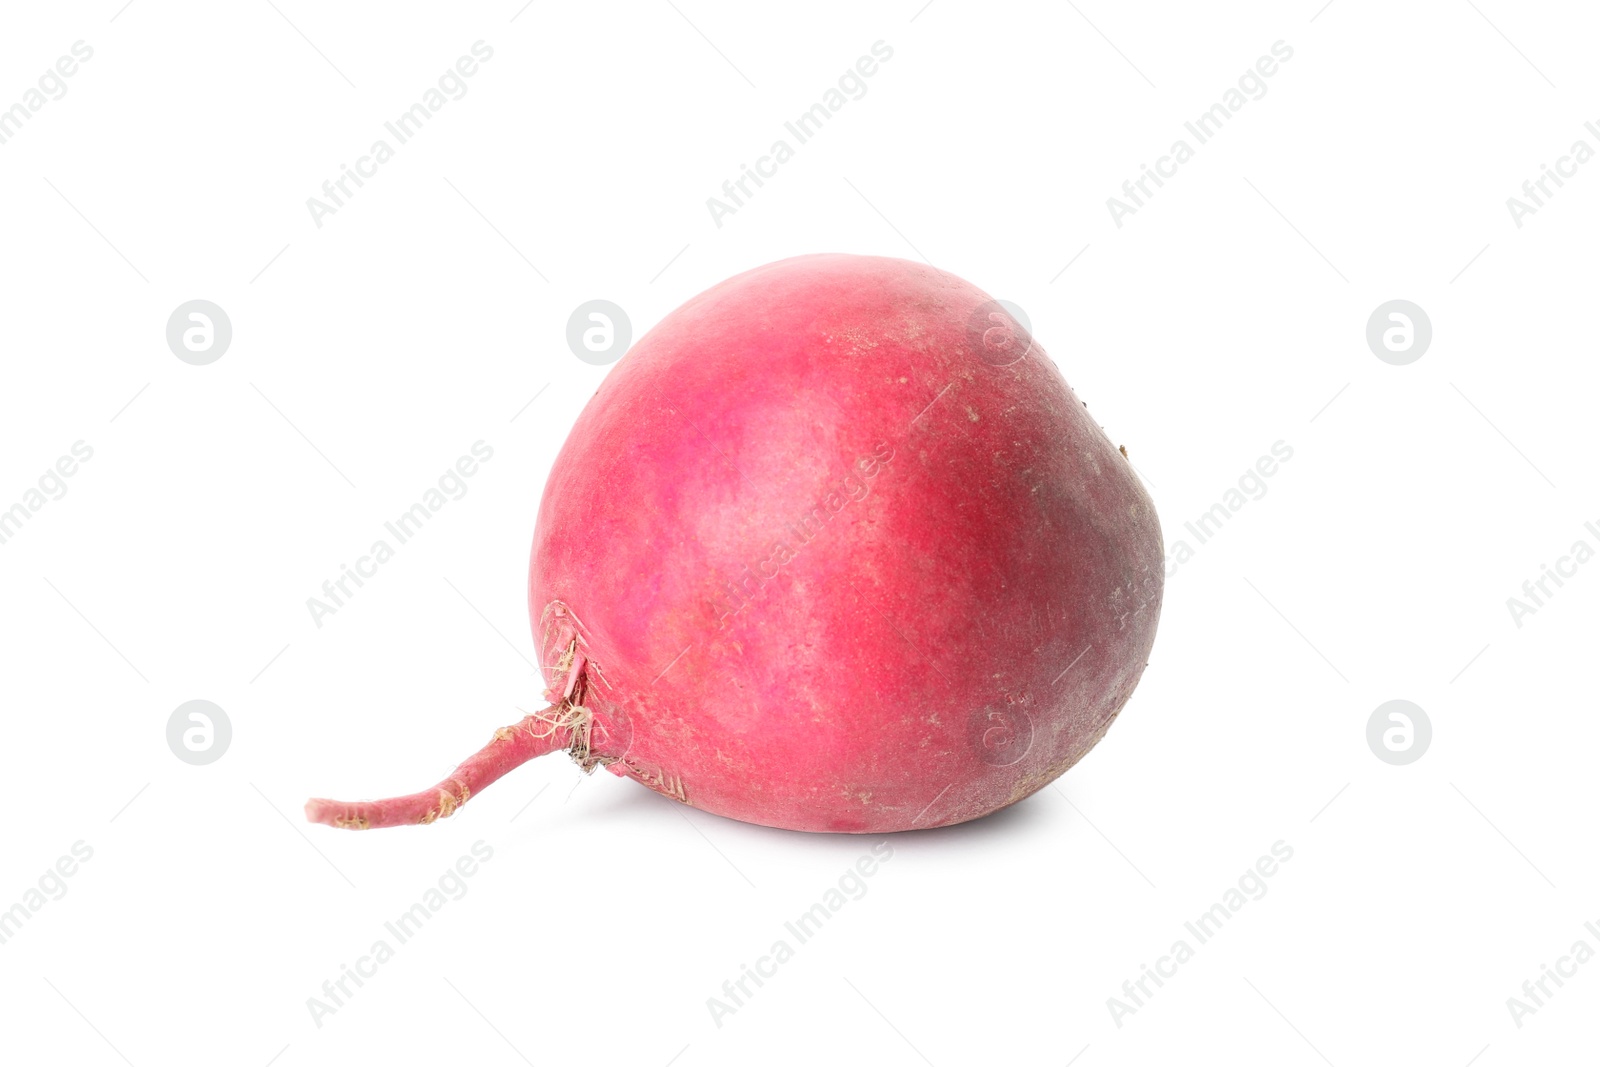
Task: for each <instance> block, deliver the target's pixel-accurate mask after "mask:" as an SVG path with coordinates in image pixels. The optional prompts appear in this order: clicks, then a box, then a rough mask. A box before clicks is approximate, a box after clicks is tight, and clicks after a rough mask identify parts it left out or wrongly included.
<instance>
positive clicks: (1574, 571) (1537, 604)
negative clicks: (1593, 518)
mask: <svg viewBox="0 0 1600 1067" xmlns="http://www.w3.org/2000/svg"><path fill="white" fill-rule="evenodd" d="M1583 528H1584V530H1585V531H1586V532H1587V533H1588V534H1589V535H1590V536H1591V537H1593V538H1594V539H1595V541H1596V542H1597V543H1600V525H1597V524H1595V523H1593V522H1586V523H1584V524H1583ZM1594 557H1595V550H1594V546H1592V545H1590V544H1589V542H1588V541H1585V540H1584V539H1583V538H1581V537H1580V538H1579V539H1578V540H1576V541H1574V542H1573V543H1572V547H1571V548H1570V549H1568V550H1567V554H1566V555H1564V556H1558V557H1557V558H1556V565H1555V566H1554V567H1551V566H1550V564H1548V563H1541V564H1539V569H1540V572H1541V573H1540V575H1539V577H1537V578H1529V579H1528V580H1527V581H1525V582H1523V583H1522V595H1523V596H1524V597H1526V598H1527V599H1526V600H1523V599H1520V598H1518V597H1514V596H1510V597H1506V610H1508V611H1509V612H1511V621H1512V622H1514V623H1516V624H1517V629H1519V630H1520V629H1522V620H1523V619H1524V618H1526V617H1527V616H1529V615H1533V614H1535V613H1536V612H1538V610H1539V609H1540V608H1542V607H1545V606H1547V605H1546V601H1548V600H1550V598H1552V597H1554V596H1555V595H1556V593H1557V591H1559V590H1560V589H1561V587H1562V586H1564V585H1565V584H1566V583H1565V582H1563V581H1562V580H1561V579H1563V578H1576V577H1577V576H1578V568H1579V567H1581V566H1582V565H1583V564H1585V563H1588V562H1589V561H1590V560H1591V559H1594ZM1552 582H1553V583H1555V588H1554V589H1552V588H1550V585H1551V583H1552ZM1541 593H1542V594H1544V595H1543V596H1540V594H1541Z"/></svg>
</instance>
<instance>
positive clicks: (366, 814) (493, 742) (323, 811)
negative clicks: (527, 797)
mask: <svg viewBox="0 0 1600 1067" xmlns="http://www.w3.org/2000/svg"><path fill="white" fill-rule="evenodd" d="M573 710H576V709H573ZM574 725H575V723H574V720H573V718H572V716H571V715H570V714H568V715H565V716H563V715H562V714H560V713H559V712H557V710H556V709H554V708H550V709H546V711H545V712H543V713H540V714H534V715H529V716H528V717H527V718H525V719H523V720H522V721H521V722H519V723H517V724H516V725H515V726H503V727H501V728H500V729H498V730H496V731H495V732H494V737H493V738H491V739H490V741H489V743H488V744H487V745H485V746H484V747H483V748H482V749H480V750H479V751H478V752H477V753H476V754H474V755H473V756H470V757H469V758H468V759H467V760H466V761H465V762H464V763H462V764H461V766H459V767H457V768H456V769H455V772H454V773H452V774H451V775H450V777H448V778H446V779H445V780H444V781H442V782H440V783H439V784H438V785H436V786H434V787H433V788H432V789H426V790H423V791H422V792H420V793H411V794H409V795H407V796H402V797H390V798H388V799H387V800H361V801H341V800H324V799H321V798H317V799H313V800H308V801H306V819H307V820H308V821H310V822H314V823H321V824H323V825H324V826H334V827H337V828H339V829H341V830H376V829H381V828H383V827H387V826H425V825H427V824H428V823H431V822H435V821H437V820H439V819H447V818H449V817H450V816H451V815H454V814H455V813H456V812H457V811H458V810H460V808H461V806H462V805H463V804H465V803H466V802H467V801H468V799H470V798H471V797H472V796H473V795H474V794H476V793H478V792H480V791H482V790H483V789H484V788H485V787H487V786H488V785H489V784H490V783H492V782H494V781H496V780H497V779H498V778H500V777H501V776H502V775H504V774H506V773H507V772H508V771H511V770H513V769H515V768H517V767H520V766H521V765H522V764H524V763H526V762H528V761H529V760H531V759H534V758H535V757H538V756H543V755H544V754H546V753H547V752H555V751H558V750H561V749H565V748H566V747H567V746H568V745H569V744H570V743H571V740H572V736H573V733H572V730H573V726H574Z"/></svg>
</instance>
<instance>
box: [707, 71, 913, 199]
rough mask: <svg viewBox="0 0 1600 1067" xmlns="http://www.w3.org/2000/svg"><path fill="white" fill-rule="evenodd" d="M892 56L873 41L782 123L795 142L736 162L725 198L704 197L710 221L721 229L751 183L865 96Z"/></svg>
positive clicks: (774, 173) (772, 174) (772, 171)
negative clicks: (752, 160)
mask: <svg viewBox="0 0 1600 1067" xmlns="http://www.w3.org/2000/svg"><path fill="white" fill-rule="evenodd" d="M892 58H894V49H893V48H891V47H889V45H887V44H885V43H884V42H883V41H874V42H872V55H870V56H862V57H860V58H859V59H857V60H856V61H855V65H854V66H853V67H847V68H845V72H844V73H843V74H841V75H839V81H838V87H837V88H831V89H829V90H828V91H827V92H825V93H823V94H822V100H821V101H820V102H818V103H815V104H812V105H811V107H810V108H808V109H807V110H805V111H803V112H801V113H800V115H799V116H798V117H797V118H795V120H794V121H792V122H785V123H784V124H783V128H784V129H785V130H786V131H788V133H789V135H790V136H791V137H793V138H794V142H795V144H794V145H790V144H789V142H788V141H787V140H785V139H784V138H782V137H780V138H778V139H777V140H776V141H773V142H772V146H771V147H770V148H768V149H767V154H766V155H764V156H759V157H757V159H756V165H755V167H754V169H752V168H751V167H750V165H749V164H747V163H741V164H739V170H740V173H739V176H738V177H737V178H730V179H729V180H727V181H725V182H723V183H722V195H723V196H724V197H726V198H727V199H726V200H724V199H719V198H717V197H715V196H711V197H707V198H706V210H708V211H710V212H711V221H712V222H714V223H716V226H717V229H719V230H720V229H722V219H723V217H724V216H726V215H732V214H734V213H736V212H737V211H738V210H739V209H740V208H742V207H744V206H745V201H746V200H749V199H750V198H751V197H753V196H755V190H754V189H751V188H750V183H751V182H754V183H755V187H756V189H759V188H761V186H762V185H763V184H764V183H763V182H762V180H761V179H763V178H772V177H776V176H777V173H778V167H779V166H781V165H782V164H784V163H787V162H789V160H791V159H793V158H794V150H795V145H803V144H805V143H806V142H807V141H809V140H811V138H813V137H815V136H816V135H817V134H818V133H821V132H822V127H823V126H824V125H826V124H827V122H828V121H829V120H830V119H832V118H833V116H834V115H836V114H838V113H839V111H841V110H842V109H843V108H844V106H845V104H847V103H849V102H850V101H851V100H860V99H861V98H862V97H863V96H866V95H867V82H866V79H868V78H870V77H872V76H873V75H874V74H876V73H878V64H880V63H887V62H889V60H890V59H892ZM846 93H848V94H849V96H848V98H847V97H846V96H845V94H846ZM741 193H742V194H743V195H742V196H741V195H740V194H741Z"/></svg>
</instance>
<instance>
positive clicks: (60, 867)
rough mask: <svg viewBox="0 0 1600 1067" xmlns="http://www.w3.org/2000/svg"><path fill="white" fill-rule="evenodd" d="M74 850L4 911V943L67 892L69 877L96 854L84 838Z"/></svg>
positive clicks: (0, 937) (0, 920)
mask: <svg viewBox="0 0 1600 1067" xmlns="http://www.w3.org/2000/svg"><path fill="white" fill-rule="evenodd" d="M70 851H71V853H72V854H71V855H70V856H62V857H60V858H59V859H57V860H56V861H55V863H54V864H52V865H51V866H49V867H46V868H45V871H44V873H43V874H41V875H40V876H39V879H38V887H37V888H34V887H32V886H30V887H29V888H28V889H26V890H25V891H24V892H23V894H22V899H21V900H20V901H18V902H17V903H15V904H13V905H11V907H9V908H7V909H6V910H4V911H0V945H3V944H5V943H6V942H8V941H10V940H11V939H12V938H14V937H16V936H17V934H18V933H19V932H20V931H21V930H22V927H23V926H24V925H25V924H26V923H27V922H28V921H29V920H31V919H32V918H33V917H34V915H36V914H38V913H39V912H40V911H42V910H43V909H44V906H45V905H46V904H48V903H50V902H51V901H52V900H60V899H61V898H62V897H64V896H66V895H67V882H66V880H67V879H68V878H71V877H72V876H73V875H75V874H77V873H78V866H79V864H83V863H88V862H89V861H90V860H91V859H93V858H94V849H92V848H90V847H89V845H88V844H86V843H85V842H83V841H74V842H73V843H72V848H71V850H70Z"/></svg>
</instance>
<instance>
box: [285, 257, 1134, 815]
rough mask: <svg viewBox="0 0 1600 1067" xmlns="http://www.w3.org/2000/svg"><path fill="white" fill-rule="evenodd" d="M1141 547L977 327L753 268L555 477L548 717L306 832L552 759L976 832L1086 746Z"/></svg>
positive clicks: (950, 279) (819, 263) (1120, 488)
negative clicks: (434, 776) (403, 792)
mask: <svg viewBox="0 0 1600 1067" xmlns="http://www.w3.org/2000/svg"><path fill="white" fill-rule="evenodd" d="M1162 556H1163V552H1162V542H1161V530H1160V526H1159V524H1158V521H1157V518H1156V513H1155V509H1154V506H1153V505H1152V503H1151V501H1150V498H1149V496H1148V495H1147V494H1146V493H1145V491H1144V489H1143V488H1142V487H1141V485H1140V483H1139V481H1138V479H1137V478H1136V477H1135V476H1134V472H1133V470H1132V468H1131V466H1130V464H1129V462H1128V460H1127V458H1126V453H1125V452H1122V451H1120V450H1119V449H1118V448H1117V447H1116V446H1114V445H1113V444H1112V443H1111V441H1110V440H1109V439H1108V438H1107V437H1106V435H1105V434H1104V432H1102V430H1101V429H1100V427H1099V426H1098V425H1097V424H1096V423H1095V421H1094V420H1093V419H1092V418H1091V417H1090V415H1089V413H1088V412H1087V410H1086V409H1085V407H1084V405H1083V404H1082V403H1080V402H1079V401H1078V400H1077V399H1076V398H1075V397H1074V395H1073V393H1072V391H1071V389H1070V388H1069V387H1068V386H1067V383H1066V382H1065V380H1063V378H1062V377H1061V374H1060V372H1059V371H1058V370H1057V369H1056V367H1055V365H1054V363H1052V362H1051V361H1050V359H1049V358H1048V357H1047V356H1046V355H1045V353H1044V351H1043V349H1041V348H1040V347H1039V346H1038V345H1037V344H1036V343H1035V342H1034V341H1033V339H1032V338H1031V337H1030V336H1029V335H1028V333H1027V332H1026V330H1025V329H1024V328H1023V327H1022V326H1021V325H1019V324H1018V323H1017V322H1016V321H1015V319H1014V318H1012V317H1011V316H1010V315H1009V314H1008V313H1007V312H1006V311H1005V309H1004V308H1003V307H1002V306H1001V305H1000V304H998V303H997V302H995V301H993V300H991V299H990V298H989V297H988V296H987V295H985V294H984V293H983V292H981V291H979V290H978V289H976V288H974V287H973V286H971V285H969V284H967V283H966V282H964V281H962V280H961V279H959V278H956V277H954V276H952V275H950V274H946V273H944V272H942V271H939V270H936V269H934V268H932V267H928V266H924V265H922V264H920V263H912V262H907V261H904V260H898V259H887V258H879V257H871V256H850V255H814V256H801V257H798V258H795V259H788V260H784V261H782V262H779V263H773V264H770V265H768V266H765V267H760V268H758V269H756V270H752V271H749V272H747V273H745V274H741V275H739V276H737V277H735V278H731V279H729V280H728V281H725V282H723V283H722V284H720V285H717V286H715V287H713V288H712V289H709V290H707V291H706V292H704V293H702V294H700V295H699V296H697V297H695V298H694V299H692V300H690V301H689V302H688V303H686V304H684V305H683V306H682V307H680V308H678V310H676V311H674V312H673V313H672V314H671V315H668V316H667V317H666V318H665V319H664V320H662V322H661V323H660V324H659V325H657V326H656V327H655V329H653V330H651V331H650V332H649V333H648V334H647V335H646V336H645V337H643V338H642V339H640V340H639V342H638V343H637V344H636V345H635V346H634V347H633V349H632V350H631V351H630V352H629V353H628V355H627V356H625V357H624V358H623V359H622V361H621V362H620V363H618V364H617V366H616V367H615V368H614V369H613V370H612V371H611V373H610V374H609V375H608V376H607V377H606V379H605V381H604V382H603V383H602V384H601V386H600V388H599V390H598V391H597V392H596V393H595V395H594V397H593V398H592V399H591V400H590V401H589V403H588V405H587V406H586V407H585V408H584V410H583V412H582V413H581V414H580V415H579V417H578V419H577V422H576V424H575V425H574V426H573V429H572V433H571V435H570V436H569V437H568V438H567V441H566V444H565V445H564V446H563V448H562V450H561V453H560V455H559V456H558V457H557V459H556V462H555V466H554V468H553V469H552V471H551V474H550V478H549V481H548V483H547V484H546V486H545V491H544V499H543V501H542V503H541V505H540V509H539V518H538V522H537V525H536V529H535V531H534V540H533V558H532V566H531V572H530V575H529V583H528V606H529V610H530V614H531V617H532V621H533V630H534V637H535V640H536V643H537V644H538V646H539V649H540V652H541V655H542V659H541V662H542V664H543V671H544V680H545V681H546V682H547V684H548V686H549V688H548V689H547V690H546V691H545V694H544V696H545V699H546V701H547V702H548V703H549V705H550V706H549V707H548V708H546V709H544V710H542V711H538V712H535V713H534V714H532V715H529V716H527V717H526V718H524V719H523V720H522V721H521V722H518V723H517V724H516V725H514V726H507V727H503V728H501V729H500V730H497V731H496V732H495V735H494V737H493V739H491V740H490V742H489V743H488V745H487V746H485V747H484V748H483V750H482V751H480V752H479V753H477V754H476V755H475V756H473V757H471V758H470V759H468V760H467V761H466V762H465V763H463V764H461V766H460V767H458V768H456V770H455V771H454V772H453V773H452V774H451V775H450V777H448V778H446V779H445V780H444V781H443V782H441V783H439V784H438V785H437V786H435V787H433V788H432V789H429V790H426V791H424V792H421V793H416V794H412V795H410V796H403V797H396V798H393V799H390V800H379V801H368V802H360V803H341V802H336V801H330V800H312V801H310V802H309V803H308V804H307V805H306V814H307V816H308V817H309V818H310V819H311V820H312V821H313V822H320V823H327V824H329V825H332V826H338V827H344V828H350V829H366V828H368V827H379V826H398V825H402V824H412V823H429V822H432V821H434V820H435V819H438V818H443V817H445V816H448V815H450V814H452V813H453V812H455V811H456V809H458V808H459V807H461V805H463V804H465V803H466V802H467V800H468V798H470V797H471V796H473V795H475V794H477V793H479V792H481V791H482V790H483V788H484V787H485V786H487V785H489V784H490V783H491V782H493V781H495V780H496V779H497V778H499V777H500V776H501V775H503V774H505V773H506V772H508V771H510V770H512V769H513V768H515V767H517V766H518V765H520V764H522V763H524V762H526V761H527V760H529V759H532V758H533V757H535V756H539V755H543V754H544V753H547V752H553V751H556V750H558V749H559V750H565V751H567V752H568V753H570V754H571V756H572V758H573V759H574V760H575V761H576V762H577V763H578V765H579V766H580V767H582V768H583V769H584V770H585V771H592V770H593V769H594V768H595V767H605V768H606V769H607V770H609V771H611V772H612V773H613V774H616V775H620V776H623V777H627V778H632V779H634V780H635V781H638V782H641V783H643V784H644V785H646V786H648V787H650V788H651V789H654V790H655V791H656V792H658V793H662V794H665V795H666V796H669V797H672V798H674V799H676V800H678V801H681V802H683V803H685V804H689V805H692V806H694V807H696V808H700V809H703V810H705V811H710V812H715V813H717V814H719V815H725V816H728V817H730V818H734V819H742V820H744V821H746V822H753V823H761V824H764V825H767V826H777V827H785V828H789V829H795V830H810V831H833V832H847V833H883V832H887V831H895V830H907V829H912V828H919V827H932V826H946V825H950V824H952V823H959V822H964V821H966V820H969V819H976V818H979V817H980V816H983V815H987V814H989V813H991V812H994V811H997V810H999V809H1000V808H1003V807H1005V806H1007V805H1009V804H1014V803H1016V802H1017V801H1019V800H1021V799H1022V798H1024V797H1026V796H1028V795H1029V794H1031V793H1033V792H1035V791H1036V790H1038V789H1040V788H1042V787H1044V786H1045V785H1047V784H1048V783H1050V782H1051V781H1053V780H1054V779H1055V778H1057V777H1058V776H1060V775H1061V774H1062V773H1063V772H1065V771H1066V770H1067V769H1068V768H1069V767H1071V766H1072V765H1073V764H1074V763H1076V762H1077V761H1078V760H1079V759H1080V758H1082V756H1083V755H1084V753H1086V752H1088V750H1089V749H1090V748H1092V747H1093V746H1094V745H1095V743H1096V742H1097V741H1099V740H1100V738H1101V737H1102V736H1103V735H1104V734H1105V732H1106V730H1107V728H1108V727H1110V725H1111V722H1112V720H1113V719H1114V718H1115V717H1116V716H1117V713H1118V712H1119V711H1121V709H1122V707H1123V705H1124V704H1125V703H1126V702H1127V700H1128V698H1129V696H1130V695H1131V694H1132V693H1133V689H1134V686H1135V685H1136V684H1137V682H1138V680H1139V676H1140V674H1141V673H1142V672H1143V670H1144V667H1145V663H1146V659H1147V656H1148V654H1149V652H1150V648H1151V645H1152V643H1153V642H1154V639H1155V632H1156V619H1157V615H1158V613H1159V611H1160V605H1161V588H1162V577H1163V570H1162Z"/></svg>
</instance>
